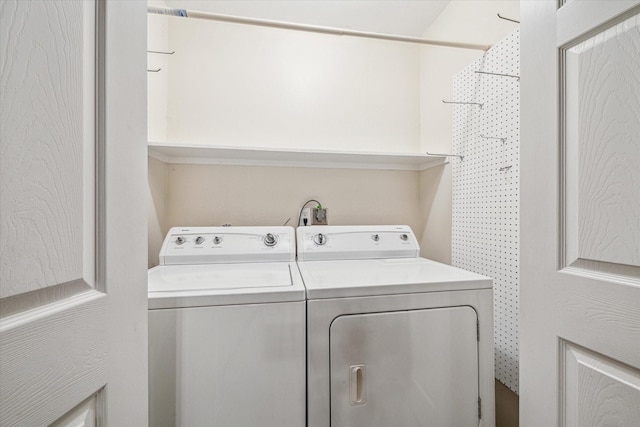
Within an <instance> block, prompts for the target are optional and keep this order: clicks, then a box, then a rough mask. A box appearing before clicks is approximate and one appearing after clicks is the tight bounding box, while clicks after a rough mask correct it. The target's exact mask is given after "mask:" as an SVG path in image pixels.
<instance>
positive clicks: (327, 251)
mask: <svg viewBox="0 0 640 427" xmlns="http://www.w3.org/2000/svg"><path fill="white" fill-rule="evenodd" d="M297 240H298V267H299V268H300V272H301V275H302V278H303V280H304V283H305V286H306V288H307V406H308V409H307V411H308V425H309V426H310V427H329V426H331V427H365V426H366V427H375V426H379V427H389V426H393V427H403V426H407V427H409V426H410V427H417V426H438V427H477V426H479V425H481V426H485V427H487V426H491V427H493V426H494V425H495V410H494V365H493V360H494V353H493V351H494V350H493V300H492V280H491V279H490V278H488V277H484V276H480V275H478V274H474V273H470V272H468V271H464V270H461V269H458V268H454V267H451V266H449V265H445V264H441V263H438V262H435V261H431V260H428V259H425V258H421V257H419V249H420V248H419V245H418V242H417V240H416V237H415V235H414V234H413V232H412V231H411V229H410V228H409V227H408V226H309V227H299V228H298V229H297Z"/></svg>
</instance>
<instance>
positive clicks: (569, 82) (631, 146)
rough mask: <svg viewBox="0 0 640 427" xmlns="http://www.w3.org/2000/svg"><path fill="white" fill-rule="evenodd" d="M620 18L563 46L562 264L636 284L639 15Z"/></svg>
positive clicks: (639, 267) (639, 260) (639, 269)
mask: <svg viewBox="0 0 640 427" xmlns="http://www.w3.org/2000/svg"><path fill="white" fill-rule="evenodd" d="M634 10H635V11H638V9H634ZM625 16H627V18H626V19H625V20H623V21H620V19H619V18H616V19H614V20H612V21H609V22H606V23H604V24H603V25H600V26H599V27H598V29H599V30H598V32H591V33H590V34H591V35H590V36H589V37H587V38H582V40H581V41H580V43H572V44H571V45H569V46H565V47H562V48H561V49H560V53H561V56H560V82H559V83H560V87H561V93H560V94H561V99H560V147H561V148H560V152H561V161H560V176H561V184H560V194H561V196H560V197H561V200H560V226H561V230H560V232H561V238H560V251H559V252H560V262H559V268H560V269H565V268H567V267H571V268H570V270H569V272H570V273H571V274H574V275H584V276H585V277H589V278H597V279H600V280H604V281H610V280H614V281H616V282H618V283H625V284H631V285H640V254H639V253H638V251H637V248H638V247H640V229H639V228H637V227H636V222H637V218H638V217H640V172H639V171H638V170H637V168H636V167H635V165H637V164H638V163H640V152H639V151H638V150H637V147H636V144H635V138H637V135H638V134H640V123H638V122H637V117H638V116H639V115H640V101H638V99H640V88H638V87H637V86H635V87H634V84H633V83H634V82H635V81H636V80H637V76H636V72H635V70H637V69H639V68H640V60H639V59H638V56H637V55H635V54H634V53H635V52H637V51H638V50H639V49H640V46H639V45H640V35H638V34H640V15H639V14H635V15H633V16H629V14H626V15H625ZM613 76H615V77H613ZM612 94H613V95H614V96H612ZM605 117H609V118H611V119H610V120H609V121H604V118H605Z"/></svg>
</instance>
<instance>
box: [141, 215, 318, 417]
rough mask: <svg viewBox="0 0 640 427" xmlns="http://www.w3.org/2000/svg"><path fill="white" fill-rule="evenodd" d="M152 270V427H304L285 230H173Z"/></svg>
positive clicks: (291, 239) (296, 301)
mask: <svg viewBox="0 0 640 427" xmlns="http://www.w3.org/2000/svg"><path fill="white" fill-rule="evenodd" d="M160 264H161V265H159V266H157V267H155V268H152V269H151V270H149V419H150V426H152V427H164V426H172V427H173V426H184V427H193V426H234V427H245V426H246V427H255V426H273V427H283V426H290V427H300V426H303V425H304V424H305V416H306V413H305V290H304V285H303V283H302V280H301V278H300V275H299V272H298V269H297V267H296V264H295V234H294V230H293V228H291V227H175V228H172V229H171V230H170V231H169V233H168V235H167V237H166V239H165V241H164V243H163V245H162V249H161V252H160Z"/></svg>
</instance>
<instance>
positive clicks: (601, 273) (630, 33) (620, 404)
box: [520, 0, 640, 427]
mask: <svg viewBox="0 0 640 427" xmlns="http://www.w3.org/2000/svg"><path fill="white" fill-rule="evenodd" d="M561 3H563V4H558V2H557V1H525V2H522V14H521V18H522V27H521V31H522V34H521V82H522V87H521V115H520V117H521V141H522V144H521V147H522V148H521V174H522V175H521V176H522V187H521V200H522V206H521V213H522V217H521V239H522V240H521V241H522V249H521V250H522V252H521V256H522V258H521V265H522V268H521V273H522V277H521V315H522V317H521V322H522V323H521V325H522V328H521V353H520V355H521V356H520V358H521V359H520V366H521V370H520V375H521V378H520V384H521V387H520V408H521V410H520V422H521V425H523V426H524V427H528V426H530V427H537V426H576V427H585V426H605V425H611V426H618V427H623V426H627V427H631V426H635V427H637V426H639V425H640V412H639V408H640V2H639V1H637V0H635V1H578V0H572V1H571V0H570V1H567V2H561Z"/></svg>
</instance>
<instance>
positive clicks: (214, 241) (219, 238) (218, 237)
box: [213, 236, 222, 245]
mask: <svg viewBox="0 0 640 427" xmlns="http://www.w3.org/2000/svg"><path fill="white" fill-rule="evenodd" d="M220 243H222V237H220V236H215V237H214V238H213V244H214V245H219V244H220Z"/></svg>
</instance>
